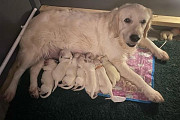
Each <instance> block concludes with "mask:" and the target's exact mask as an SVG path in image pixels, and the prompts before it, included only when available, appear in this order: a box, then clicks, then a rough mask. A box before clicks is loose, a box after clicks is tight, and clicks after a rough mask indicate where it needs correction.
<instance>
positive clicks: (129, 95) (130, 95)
mask: <svg viewBox="0 0 180 120" xmlns="http://www.w3.org/2000/svg"><path fill="white" fill-rule="evenodd" d="M127 64H128V65H129V66H130V68H131V69H133V70H134V71H135V72H136V73H137V74H139V75H140V76H141V77H142V78H143V79H144V80H145V81H146V83H147V84H149V85H150V86H152V87H154V76H153V75H154V57H153V55H152V53H151V52H150V51H149V50H147V49H143V48H138V49H137V51H136V52H135V53H134V55H133V56H131V57H130V58H129V59H128V61H127ZM113 94H114V95H115V96H124V97H126V100H130V101H136V102H143V103H150V101H148V99H147V98H146V97H145V95H144V94H143V93H142V92H141V91H139V90H137V88H136V86H134V85H132V84H131V83H130V82H128V81H127V80H125V79H124V78H122V77H121V80H120V81H119V82H117V83H116V86H115V87H114V88H113ZM99 95H101V96H106V97H108V95H103V94H101V93H100V94H99Z"/></svg>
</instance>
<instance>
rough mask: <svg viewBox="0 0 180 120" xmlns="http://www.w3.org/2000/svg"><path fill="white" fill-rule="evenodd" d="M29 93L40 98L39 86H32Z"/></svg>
mask: <svg viewBox="0 0 180 120" xmlns="http://www.w3.org/2000/svg"><path fill="white" fill-rule="evenodd" d="M29 93H30V95H31V96H32V97H33V98H36V99H37V98H39V88H38V87H37V86H30V87H29Z"/></svg>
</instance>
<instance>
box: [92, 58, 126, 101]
mask: <svg viewBox="0 0 180 120" xmlns="http://www.w3.org/2000/svg"><path fill="white" fill-rule="evenodd" d="M94 63H95V65H96V74H97V80H98V83H99V84H98V85H99V91H100V92H101V93H103V94H109V95H110V98H106V99H111V100H112V101H113V102H124V101H125V100H126V98H125V97H120V96H114V95H113V93H112V84H111V81H110V80H109V78H108V76H107V74H106V70H105V68H104V67H103V65H102V64H101V63H100V61H99V60H97V59H96V60H94Z"/></svg>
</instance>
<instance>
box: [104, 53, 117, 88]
mask: <svg viewBox="0 0 180 120" xmlns="http://www.w3.org/2000/svg"><path fill="white" fill-rule="evenodd" d="M101 62H102V65H103V67H104V68H105V70H106V73H107V75H108V77H109V79H110V81H111V83H112V86H113V87H114V86H115V85H116V82H117V81H119V80H120V73H119V72H118V71H117V69H116V68H115V67H114V66H113V65H112V64H111V62H109V60H108V58H107V56H104V57H102V58H101Z"/></svg>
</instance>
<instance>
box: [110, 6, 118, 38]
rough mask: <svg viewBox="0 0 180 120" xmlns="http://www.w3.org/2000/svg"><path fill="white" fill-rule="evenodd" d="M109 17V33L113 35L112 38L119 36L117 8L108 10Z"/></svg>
mask: <svg viewBox="0 0 180 120" xmlns="http://www.w3.org/2000/svg"><path fill="white" fill-rule="evenodd" d="M110 14H111V17H110V18H111V19H110V22H109V32H110V34H113V35H114V38H116V37H118V36H119V33H120V28H119V22H120V21H119V15H118V8H115V9H114V10H112V11H111V12H110Z"/></svg>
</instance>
